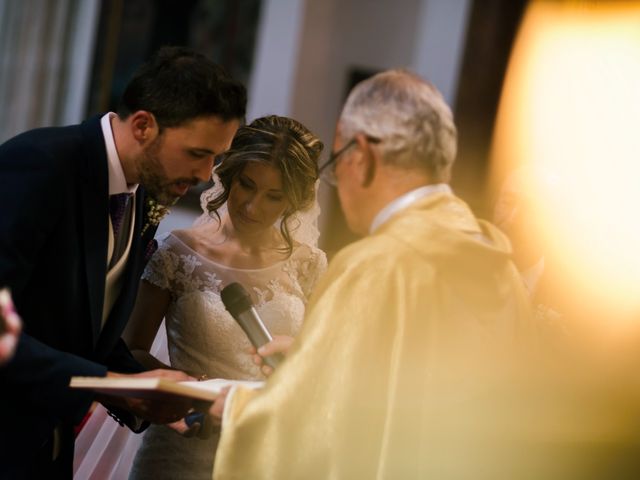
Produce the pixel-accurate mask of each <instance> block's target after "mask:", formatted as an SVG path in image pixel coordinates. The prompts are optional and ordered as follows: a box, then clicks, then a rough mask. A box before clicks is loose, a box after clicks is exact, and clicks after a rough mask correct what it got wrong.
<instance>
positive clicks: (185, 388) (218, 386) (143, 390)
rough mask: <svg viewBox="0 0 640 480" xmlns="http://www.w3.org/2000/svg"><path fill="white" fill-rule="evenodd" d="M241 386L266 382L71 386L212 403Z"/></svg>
mask: <svg viewBox="0 0 640 480" xmlns="http://www.w3.org/2000/svg"><path fill="white" fill-rule="evenodd" d="M232 385H242V386H243V387H247V388H253V389H258V388H260V387H262V386H263V385H264V382H258V381H256V382H251V381H246V380H226V379H224V378H216V379H213V380H204V381H202V382H195V381H192V382H174V381H173V380H167V379H166V378H127V377H122V378H108V377H72V378H71V383H70V384H69V386H70V387H71V388H78V389H84V390H93V391H94V392H98V393H103V394H105V395H114V396H117V397H134V398H149V399H167V400H170V399H171V397H188V398H192V399H194V400H203V401H205V402H213V401H214V400H215V399H216V397H217V396H218V395H219V394H220V392H221V391H222V389H223V388H224V387H227V386H232Z"/></svg>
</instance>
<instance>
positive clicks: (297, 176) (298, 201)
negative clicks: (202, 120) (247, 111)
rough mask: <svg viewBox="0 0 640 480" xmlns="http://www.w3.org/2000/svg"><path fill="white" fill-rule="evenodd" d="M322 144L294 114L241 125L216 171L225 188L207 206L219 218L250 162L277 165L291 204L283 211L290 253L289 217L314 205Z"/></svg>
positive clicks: (221, 157)
mask: <svg viewBox="0 0 640 480" xmlns="http://www.w3.org/2000/svg"><path fill="white" fill-rule="evenodd" d="M323 148H324V146H323V144H322V142H321V141H320V139H319V138H318V137H316V136H315V135H314V134H313V133H311V131H310V130H309V129H308V128H307V127H305V126H304V125H302V124H301V123H300V122H298V121H296V120H293V119H292V118H288V117H279V116H277V115H270V116H267V117H261V118H258V119H256V120H254V121H253V122H251V123H250V124H249V125H244V126H242V127H240V128H239V129H238V132H237V133H236V135H235V137H234V139H233V142H232V143H231V148H230V149H229V150H227V151H226V152H225V153H223V154H222V155H221V156H220V158H219V159H218V160H219V162H220V163H219V165H218V167H217V168H216V174H217V175H218V177H219V179H220V183H221V184H222V187H223V189H222V192H221V193H220V194H219V195H218V196H216V197H215V198H213V199H212V200H211V201H210V202H209V203H208V204H207V210H208V211H209V213H211V214H214V215H216V216H217V217H218V219H219V215H218V209H219V208H220V207H221V206H222V205H224V204H225V203H226V201H227V199H228V198H229V190H230V188H231V184H232V182H233V180H234V179H235V178H236V176H237V175H239V174H240V173H241V172H242V170H243V169H244V167H245V165H246V164H247V163H248V162H263V163H267V164H269V165H271V166H273V167H275V168H277V169H278V170H279V171H280V174H281V175H282V190H283V192H284V195H285V197H286V198H287V200H288V202H289V205H290V207H289V208H287V209H286V210H285V212H284V214H283V217H282V222H281V223H280V232H281V234H282V237H283V238H284V241H285V242H286V244H287V251H288V253H289V254H291V251H292V250H293V241H292V239H291V232H290V231H289V225H288V221H287V220H289V218H290V217H291V215H293V214H294V213H296V212H297V211H300V210H305V209H307V208H309V207H311V206H312V205H313V203H314V201H315V183H316V180H317V179H318V158H319V157H320V154H321V153H322V149H323Z"/></svg>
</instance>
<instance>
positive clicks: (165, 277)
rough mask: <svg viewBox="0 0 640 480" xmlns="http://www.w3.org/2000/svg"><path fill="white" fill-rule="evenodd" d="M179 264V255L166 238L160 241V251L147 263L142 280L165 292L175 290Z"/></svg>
mask: <svg viewBox="0 0 640 480" xmlns="http://www.w3.org/2000/svg"><path fill="white" fill-rule="evenodd" d="M178 262H179V258H178V255H177V254H176V253H175V252H174V251H173V250H172V248H171V246H170V245H169V244H168V243H167V241H166V237H165V238H162V239H158V250H156V251H155V253H154V254H153V256H152V257H151V259H150V260H149V263H147V267H146V268H145V269H144V273H143V274H142V279H143V280H146V281H147V282H149V283H151V284H153V285H155V286H156V287H160V288H162V289H163V290H173V289H174V281H175V273H176V271H177V268H178Z"/></svg>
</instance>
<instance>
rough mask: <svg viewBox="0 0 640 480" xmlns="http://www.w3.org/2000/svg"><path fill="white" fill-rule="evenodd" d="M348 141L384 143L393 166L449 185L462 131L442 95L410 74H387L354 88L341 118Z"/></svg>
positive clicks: (384, 154) (387, 158)
mask: <svg viewBox="0 0 640 480" xmlns="http://www.w3.org/2000/svg"><path fill="white" fill-rule="evenodd" d="M340 132H341V135H342V137H343V138H344V139H345V141H346V140H348V139H350V138H352V137H353V136H355V135H356V134H358V133H363V134H366V135H368V136H371V137H375V138H378V139H380V140H381V143H380V144H379V148H380V149H381V150H382V153H383V159H384V161H385V162H386V163H387V164H392V165H394V166H397V167H400V168H407V169H416V168H418V169H422V170H425V171H427V172H428V173H429V175H431V177H432V178H433V179H434V180H436V181H441V182H448V181H449V178H450V175H451V165H452V164H453V161H454V160H455V156H456V148H457V146H456V145H457V131H456V127H455V125H454V123H453V114H452V113H451V109H450V108H449V106H448V105H447V104H446V102H445V101H444V99H443V97H442V95H441V94H440V92H439V91H438V89H437V88H436V87H435V86H433V85H432V84H431V83H429V82H427V81H426V80H424V79H422V78H420V77H419V76H418V75H416V74H414V73H412V72H409V71H407V70H387V71H385V72H381V73H379V74H377V75H374V76H373V77H371V78H368V79H366V80H364V81H362V82H360V83H359V84H358V85H356V86H355V87H354V89H353V90H352V91H351V93H350V94H349V97H348V98H347V101H346V103H345V106H344V108H343V110H342V114H341V116H340Z"/></svg>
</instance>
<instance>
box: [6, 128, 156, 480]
mask: <svg viewBox="0 0 640 480" xmlns="http://www.w3.org/2000/svg"><path fill="white" fill-rule="evenodd" d="M108 197H109V194H108V167H107V156H106V149H105V144H104V137H103V135H102V130H101V128H100V118H99V117H95V118H93V119H90V120H88V121H86V122H84V123H82V124H81V125H74V126H69V127H61V128H43V129H37V130H32V131H29V132H26V133H23V134H21V135H18V136H17V137H14V138H13V139H11V140H9V141H7V142H6V143H4V144H3V145H1V146H0V286H1V285H6V286H9V287H10V288H11V290H12V293H13V297H14V301H15V304H16V307H17V310H18V312H19V314H20V315H21V316H22V319H23V322H24V333H23V335H22V336H21V339H20V342H19V346H18V349H17V351H16V354H15V356H14V358H13V360H12V361H11V362H10V363H8V364H7V365H6V366H4V367H0V478H22V477H25V478H31V477H35V476H37V475H39V473H38V472H39V471H38V469H41V468H45V469H46V468H52V466H51V465H49V466H47V465H46V464H47V462H51V456H52V444H53V440H52V438H53V436H54V430H56V434H55V435H56V436H60V433H61V434H62V436H61V442H58V443H59V444H61V446H62V450H61V453H60V456H59V457H58V461H57V462H55V465H53V468H54V470H55V469H58V468H62V470H63V472H65V473H64V474H65V475H66V474H67V472H68V473H69V477H70V472H71V470H70V468H71V463H70V462H71V458H72V454H73V435H72V433H71V429H72V427H73V425H75V424H77V423H79V422H80V421H81V419H82V418H83V416H84V415H85V413H86V411H87V409H88V407H89V406H90V403H91V401H92V395H91V394H90V393H87V392H79V391H72V390H70V389H69V388H68V385H69V379H70V378H71V377H72V376H74V375H89V376H96V375H97V376H104V375H105V373H106V371H107V369H109V370H113V371H118V372H133V371H140V370H142V367H141V366H140V365H139V364H138V363H137V362H135V360H133V357H132V356H131V354H130V353H129V351H128V349H127V348H126V346H125V344H124V342H123V341H122V339H121V338H120V335H121V333H122V331H123V329H124V327H125V325H126V323H127V320H128V317H129V314H130V312H131V310H132V308H133V303H134V300H135V296H136V292H137V287H138V281H139V279H140V275H141V273H142V270H143V269H144V266H145V264H146V261H147V260H148V256H149V252H150V250H151V249H152V242H153V235H154V233H155V230H156V228H155V227H153V226H151V227H149V228H148V229H147V230H146V231H145V232H144V235H143V234H142V230H143V225H144V224H145V221H146V215H145V213H146V212H145V208H144V205H145V193H144V190H143V189H142V188H138V191H137V193H136V208H137V210H136V222H135V226H134V233H133V242H132V246H131V250H130V253H129V259H128V263H127V266H126V269H125V273H124V280H123V282H122V293H121V294H120V296H119V298H118V299H117V301H116V303H115V305H114V307H113V309H112V311H111V314H110V316H109V318H108V319H107V321H106V323H105V325H104V328H102V329H101V316H102V307H103V300H104V298H103V297H104V288H105V278H106V263H107V242H108V237H107V236H108V232H109V230H108V229H109V227H108V212H109V207H108ZM43 465H44V467H43ZM61 465H62V467H61ZM52 473H53V472H52Z"/></svg>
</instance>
